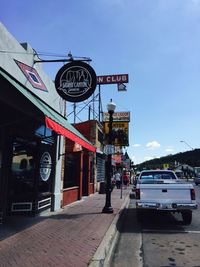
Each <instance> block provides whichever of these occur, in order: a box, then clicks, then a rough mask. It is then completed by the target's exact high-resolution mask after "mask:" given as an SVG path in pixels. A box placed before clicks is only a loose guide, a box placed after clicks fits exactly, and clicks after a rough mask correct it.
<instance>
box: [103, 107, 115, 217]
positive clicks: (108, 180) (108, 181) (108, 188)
mask: <svg viewBox="0 0 200 267" xmlns="http://www.w3.org/2000/svg"><path fill="white" fill-rule="evenodd" d="M108 112H109V138H108V144H109V145H112V122H113V113H114V112H113V111H108ZM111 173H112V154H111V151H110V153H109V154H108V158H107V172H106V203H105V206H104V208H103V210H102V212H103V213H113V208H112V206H111V191H112V188H111Z"/></svg>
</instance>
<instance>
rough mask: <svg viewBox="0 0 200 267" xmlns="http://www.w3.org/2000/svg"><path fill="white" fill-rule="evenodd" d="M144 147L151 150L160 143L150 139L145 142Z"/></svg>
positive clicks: (156, 147) (158, 146)
mask: <svg viewBox="0 0 200 267" xmlns="http://www.w3.org/2000/svg"><path fill="white" fill-rule="evenodd" d="M146 147H147V148H148V149H151V150H155V149H158V148H160V144H159V143H158V142H157V141H152V142H149V143H147V144H146Z"/></svg>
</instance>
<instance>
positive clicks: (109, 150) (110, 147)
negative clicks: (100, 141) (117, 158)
mask: <svg viewBox="0 0 200 267" xmlns="http://www.w3.org/2000/svg"><path fill="white" fill-rule="evenodd" d="M104 153H105V154H107V155H112V154H114V153H115V147H114V146H113V145H106V146H105V148H104Z"/></svg>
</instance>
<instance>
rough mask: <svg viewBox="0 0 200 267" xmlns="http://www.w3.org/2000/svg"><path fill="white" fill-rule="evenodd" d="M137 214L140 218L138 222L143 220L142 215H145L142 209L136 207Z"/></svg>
mask: <svg viewBox="0 0 200 267" xmlns="http://www.w3.org/2000/svg"><path fill="white" fill-rule="evenodd" d="M136 216H137V220H138V222H141V221H142V217H143V215H142V211H141V210H138V209H136Z"/></svg>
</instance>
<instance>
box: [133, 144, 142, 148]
mask: <svg viewBox="0 0 200 267" xmlns="http://www.w3.org/2000/svg"><path fill="white" fill-rule="evenodd" d="M140 146H141V145H140V144H134V145H133V147H140Z"/></svg>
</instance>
